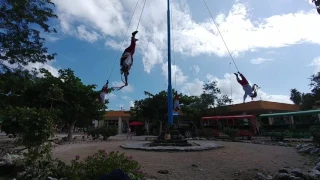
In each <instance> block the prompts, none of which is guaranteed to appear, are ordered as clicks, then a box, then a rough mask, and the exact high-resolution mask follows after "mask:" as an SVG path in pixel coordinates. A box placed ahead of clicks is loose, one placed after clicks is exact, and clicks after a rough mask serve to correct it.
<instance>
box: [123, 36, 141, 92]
mask: <svg viewBox="0 0 320 180" xmlns="http://www.w3.org/2000/svg"><path fill="white" fill-rule="evenodd" d="M137 33H138V31H134V32H133V33H132V37H131V43H130V46H129V47H128V48H127V49H125V50H124V52H123V54H122V57H121V60H120V66H121V69H120V71H121V74H124V78H125V82H124V83H125V86H127V85H128V76H129V70H130V69H131V66H132V64H133V55H134V52H135V49H136V41H138V39H136V38H135V36H136V34H137Z"/></svg>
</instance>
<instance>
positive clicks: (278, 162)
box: [54, 141, 309, 180]
mask: <svg viewBox="0 0 320 180" xmlns="http://www.w3.org/2000/svg"><path fill="white" fill-rule="evenodd" d="M123 143H125V141H122V142H99V143H91V144H71V145H63V146H58V147H56V148H55V149H54V156H55V157H57V158H59V159H61V160H63V161H65V162H69V161H70V160H71V159H74V157H75V155H80V156H81V157H82V158H83V157H86V156H89V155H92V154H94V153H95V152H97V151H98V150H99V149H103V150H107V151H120V152H125V153H126V154H127V155H131V156H132V157H133V158H134V159H135V160H137V161H139V162H140V163H141V165H142V168H143V171H144V172H146V173H148V174H149V175H152V176H155V177H156V178H157V179H160V180H168V179H170V180H171V179H174V180H175V179H181V180H194V179H197V180H212V179H213V180H222V179H224V180H228V179H252V177H253V176H254V175H255V174H256V173H257V171H258V169H259V171H261V170H262V171H264V172H269V173H271V172H274V171H276V170H278V169H280V168H283V167H290V168H301V169H306V168H308V166H309V165H308V164H309V162H308V161H307V159H306V158H304V157H301V156H300V155H299V154H298V153H297V152H296V151H295V149H294V148H290V147H280V146H266V145H258V144H250V143H235V142H217V143H218V144H222V145H224V146H225V147H224V148H221V149H217V150H212V151H205V152H180V153H178V152H174V153H168V152H147V151H136V150H125V149H122V148H121V147H119V146H120V145H121V144H123ZM193 164H194V165H197V167H194V166H192V165H193ZM158 170H168V171H169V174H165V175H162V174H158V173H157V171H158Z"/></svg>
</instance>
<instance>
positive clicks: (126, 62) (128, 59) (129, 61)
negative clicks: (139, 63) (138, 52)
mask: <svg viewBox="0 0 320 180" xmlns="http://www.w3.org/2000/svg"><path fill="white" fill-rule="evenodd" d="M123 56H124V57H126V60H124V62H123V65H124V66H127V67H129V66H131V64H132V57H131V53H128V52H126V53H124V55H123Z"/></svg>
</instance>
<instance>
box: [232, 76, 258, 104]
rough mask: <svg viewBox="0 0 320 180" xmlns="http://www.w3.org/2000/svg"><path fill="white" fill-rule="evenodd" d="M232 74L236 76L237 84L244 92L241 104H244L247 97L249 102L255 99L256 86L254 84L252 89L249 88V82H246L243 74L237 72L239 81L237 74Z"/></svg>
mask: <svg viewBox="0 0 320 180" xmlns="http://www.w3.org/2000/svg"><path fill="white" fill-rule="evenodd" d="M234 74H235V75H236V76H237V81H238V83H239V84H241V85H242V88H243V90H244V96H243V103H245V101H246V99H247V96H250V97H251V100H253V98H255V97H257V89H258V85H256V84H254V85H253V87H251V86H250V84H249V82H248V81H247V79H246V78H245V77H244V76H243V74H241V73H240V72H238V74H239V75H240V77H241V79H240V78H239V76H238V74H237V73H234Z"/></svg>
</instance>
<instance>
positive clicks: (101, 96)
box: [100, 91, 107, 100]
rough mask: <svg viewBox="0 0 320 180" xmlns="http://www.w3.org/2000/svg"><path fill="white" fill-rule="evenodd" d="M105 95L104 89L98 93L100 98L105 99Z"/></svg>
mask: <svg viewBox="0 0 320 180" xmlns="http://www.w3.org/2000/svg"><path fill="white" fill-rule="evenodd" d="M106 95H107V93H105V92H104V91H102V92H101V93H100V98H101V99H102V100H105V98H106Z"/></svg>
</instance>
